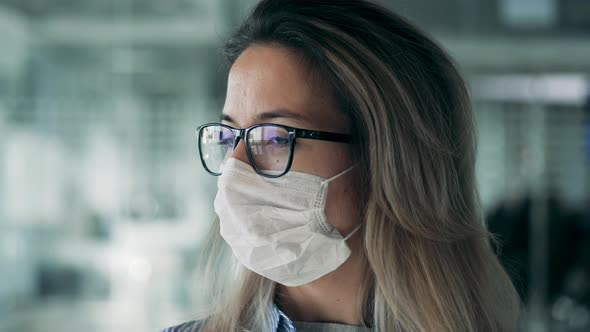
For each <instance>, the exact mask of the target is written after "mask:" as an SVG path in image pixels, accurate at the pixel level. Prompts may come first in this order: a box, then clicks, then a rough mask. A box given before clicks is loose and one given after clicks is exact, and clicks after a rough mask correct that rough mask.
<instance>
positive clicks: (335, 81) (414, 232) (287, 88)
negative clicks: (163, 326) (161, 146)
mask: <svg viewBox="0 0 590 332" xmlns="http://www.w3.org/2000/svg"><path fill="white" fill-rule="evenodd" d="M224 55H225V57H226V59H227V60H228V62H229V64H230V72H229V77H228V87H227V96H226V101H225V105H224V108H223V112H222V117H221V123H219V124H206V125H204V126H201V127H200V128H199V130H198V137H199V149H200V154H201V159H202V161H203V165H204V167H205V168H206V169H207V171H209V172H210V173H211V174H213V175H216V176H219V178H218V192H217V195H216V197H215V203H214V207H215V211H216V213H217V215H218V217H219V218H218V222H216V223H215V228H214V230H213V232H214V241H213V242H212V244H213V245H212V248H211V251H210V252H209V253H210V261H209V263H210V264H209V275H210V276H211V280H212V281H215V282H216V283H217V286H218V289H220V291H219V292H214V293H212V295H214V296H215V297H214V300H212V301H214V303H215V305H212V311H211V312H210V313H208V315H207V316H206V317H205V318H204V319H202V320H199V321H195V322H188V323H185V324H182V325H180V326H176V327H173V328H169V329H168V331H180V330H182V331H185V330H191V329H192V330H199V331H242V330H248V331H295V330H297V331H369V330H372V331H420V332H423V331H448V332H456V331H514V330H515V329H516V322H517V318H518V307H519V302H518V299H517V296H516V293H515V291H514V288H513V286H512V284H511V282H510V280H509V278H508V277H507V275H506V273H505V272H504V270H503V269H502V267H501V265H500V264H499V263H498V260H497V258H496V256H495V255H494V253H493V251H492V249H491V247H490V240H491V236H490V234H489V233H488V232H487V230H486V226H485V224H484V222H483V217H482V213H481V207H480V206H479V202H478V193H477V189H476V183H475V179H474V163H475V139H474V123H473V118H472V113H471V110H470V101H469V97H468V93H467V89H466V86H465V82H464V81H463V79H462V78H461V76H460V74H459V73H458V71H457V69H456V67H455V65H454V64H453V62H452V61H451V59H450V58H449V56H448V55H447V54H446V53H445V52H444V51H443V50H442V49H441V48H440V47H439V46H438V45H437V44H436V43H435V42H433V40H432V39H431V38H430V37H428V36H427V35H426V34H425V33H424V32H422V31H420V30H419V29H418V28H416V27H415V26H413V25H411V24H409V23H408V22H406V21H405V20H404V19H402V18H401V17H399V16H397V15H396V14H394V13H392V12H390V11H388V10H386V9H384V8H382V7H380V6H378V5H376V4H373V3H370V2H368V1H360V0H350V1H328V0H320V1H318V0H313V1H302V0H299V1H296V0H263V1H261V2H260V3H258V5H257V6H256V7H255V8H254V10H253V12H252V13H251V15H250V16H249V17H248V18H247V19H246V21H245V22H244V23H243V24H242V25H241V27H240V28H239V30H238V31H237V32H236V33H235V34H234V35H233V37H232V38H231V39H230V40H229V41H228V42H227V44H226V45H225V48H224ZM220 238H223V240H224V241H220ZM225 244H227V246H226V245H225ZM224 249H228V250H224ZM229 249H231V250H229ZM224 252H226V253H227V252H229V255H224ZM224 260H228V261H229V262H230V264H224V263H223V262H224ZM232 262H233V264H231V263H232ZM221 266H230V267H229V268H228V269H229V270H227V271H225V270H223V269H222V268H221ZM232 266H234V267H236V269H233V268H232ZM234 272H236V273H234ZM222 277H227V278H225V279H223V278H222Z"/></svg>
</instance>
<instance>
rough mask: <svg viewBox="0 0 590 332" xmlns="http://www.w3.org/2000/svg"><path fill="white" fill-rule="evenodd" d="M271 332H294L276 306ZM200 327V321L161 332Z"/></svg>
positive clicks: (190, 331)
mask: <svg viewBox="0 0 590 332" xmlns="http://www.w3.org/2000/svg"><path fill="white" fill-rule="evenodd" d="M270 315H271V316H270V317H271V322H272V324H271V325H272V330H271V331H269V332H295V331H296V330H295V327H294V326H293V322H292V321H291V320H290V319H289V317H287V315H285V314H284V313H283V312H282V311H281V310H280V309H279V308H278V307H277V306H276V305H274V304H273V306H272V310H271V311H270ZM201 325H202V322H201V321H194V320H193V321H190V322H186V323H182V324H180V325H176V326H172V327H169V328H166V329H163V330H162V332H197V331H199V330H200V328H201Z"/></svg>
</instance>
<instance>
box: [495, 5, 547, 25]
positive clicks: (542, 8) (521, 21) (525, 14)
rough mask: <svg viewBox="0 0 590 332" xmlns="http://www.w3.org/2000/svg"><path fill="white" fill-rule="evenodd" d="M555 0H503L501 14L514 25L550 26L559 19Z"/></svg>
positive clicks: (507, 23) (508, 22) (509, 23)
mask: <svg viewBox="0 0 590 332" xmlns="http://www.w3.org/2000/svg"><path fill="white" fill-rule="evenodd" d="M556 7H557V4H556V1H555V0H502V1H500V15H501V17H502V19H503V20H504V23H506V25H508V26H513V27H526V28H533V27H534V28H538V27H550V26H552V25H553V24H555V22H556V20H557V8H556Z"/></svg>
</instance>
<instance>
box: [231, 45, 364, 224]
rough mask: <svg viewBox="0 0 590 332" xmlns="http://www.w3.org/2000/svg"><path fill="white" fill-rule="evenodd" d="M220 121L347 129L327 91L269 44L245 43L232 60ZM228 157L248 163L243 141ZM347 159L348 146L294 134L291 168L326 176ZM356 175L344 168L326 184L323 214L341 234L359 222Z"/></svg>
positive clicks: (292, 57) (291, 58) (285, 53)
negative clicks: (302, 137)
mask: <svg viewBox="0 0 590 332" xmlns="http://www.w3.org/2000/svg"><path fill="white" fill-rule="evenodd" d="M222 119H223V123H225V124H228V125H230V126H233V127H236V128H244V127H249V126H252V125H254V124H257V123H278V124H283V125H287V126H292V127H297V128H302V129H312V130H321V131H329V132H336V133H345V134H347V133H349V132H348V128H349V123H348V120H347V118H346V117H345V116H344V115H343V114H342V113H341V112H340V111H339V110H338V109H337V108H336V102H335V100H334V98H333V96H332V93H330V91H328V90H327V89H326V88H325V87H324V86H321V85H320V82H319V81H318V80H317V79H314V77H313V75H310V71H309V70H308V69H307V68H306V67H304V66H303V63H302V62H301V60H300V58H299V57H298V56H297V55H296V54H294V53H293V52H291V51H290V50H288V49H286V48H279V47H271V46H252V47H249V48H248V49H246V50H245V51H244V52H243V53H242V54H241V55H240V56H239V57H238V59H237V60H236V61H235V62H234V64H233V66H232V67H231V70H230V72H229V77H228V85H227V95H226V100H225V105H224V107H223V114H222ZM232 157H234V158H236V159H239V160H241V161H243V162H245V163H249V162H248V158H247V155H246V151H245V146H244V142H243V140H240V143H239V144H238V146H237V148H236V150H235V151H234V152H233V155H232ZM352 163H353V161H352V159H351V154H350V146H349V145H348V144H344V143H335V142H328V141H320V140H312V139H300V138H298V139H297V140H296V145H295V149H294V155H293V164H292V166H291V171H299V172H305V173H309V174H314V175H319V176H322V177H324V178H330V177H332V176H334V175H336V174H338V173H340V172H342V171H343V170H345V169H347V168H348V167H350V166H351V165H352ZM356 174H357V173H356V172H355V171H354V170H353V171H352V172H348V173H346V174H345V175H343V176H341V177H339V178H337V179H335V180H334V181H332V182H330V184H329V186H328V195H327V199H326V210H325V212H326V217H327V220H328V223H330V224H331V225H333V226H334V227H335V228H336V229H338V230H339V231H340V232H341V234H343V235H344V236H345V235H347V234H348V233H349V232H350V231H352V229H354V228H355V226H356V225H358V223H359V222H360V217H359V205H358V197H357V193H356V191H355V190H354V188H355V186H354V181H355V177H356Z"/></svg>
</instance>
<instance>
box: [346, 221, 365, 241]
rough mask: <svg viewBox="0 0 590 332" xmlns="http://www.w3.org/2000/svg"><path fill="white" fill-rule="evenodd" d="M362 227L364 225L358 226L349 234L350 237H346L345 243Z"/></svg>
mask: <svg viewBox="0 0 590 332" xmlns="http://www.w3.org/2000/svg"><path fill="white" fill-rule="evenodd" d="M362 225H363V224H359V225H358V226H356V228H355V229H353V230H352V232H350V233H348V235H346V237H345V238H344V241H346V240H348V238H349V237H351V236H352V235H353V234H354V233H356V231H358V230H359V229H360V228H361V226H362Z"/></svg>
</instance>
